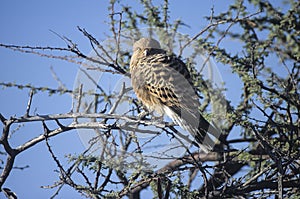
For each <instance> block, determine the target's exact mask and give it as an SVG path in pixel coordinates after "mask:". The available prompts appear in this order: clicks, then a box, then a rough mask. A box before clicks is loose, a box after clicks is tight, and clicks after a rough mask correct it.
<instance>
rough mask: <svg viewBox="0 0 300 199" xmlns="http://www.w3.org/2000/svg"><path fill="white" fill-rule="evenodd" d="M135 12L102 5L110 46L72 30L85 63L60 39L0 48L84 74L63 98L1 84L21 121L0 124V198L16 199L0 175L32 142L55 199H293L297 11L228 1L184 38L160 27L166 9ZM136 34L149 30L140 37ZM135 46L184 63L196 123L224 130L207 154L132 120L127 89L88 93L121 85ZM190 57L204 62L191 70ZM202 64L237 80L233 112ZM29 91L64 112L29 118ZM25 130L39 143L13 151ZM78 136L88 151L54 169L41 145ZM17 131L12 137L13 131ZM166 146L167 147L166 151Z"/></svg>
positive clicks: (170, 132)
mask: <svg viewBox="0 0 300 199" xmlns="http://www.w3.org/2000/svg"><path fill="white" fill-rule="evenodd" d="M140 3H141V5H142V7H143V10H142V11H141V12H139V11H137V10H134V9H132V8H131V7H130V6H124V5H122V3H120V2H118V1H111V2H110V6H109V10H110V11H111V14H110V15H109V17H110V22H109V25H110V29H111V35H112V36H111V37H110V38H108V39H107V41H106V42H100V41H98V40H97V39H96V38H95V37H94V36H93V35H92V34H90V33H89V32H88V31H87V30H85V29H84V28H81V27H78V30H79V31H80V32H81V33H82V34H83V36H84V37H86V38H87V39H88V41H89V43H90V45H91V48H92V49H93V51H92V53H90V54H85V53H84V52H82V50H81V49H80V48H79V47H78V46H77V44H76V43H75V42H73V41H72V40H71V39H69V38H66V37H63V36H60V35H59V34H58V35H59V37H60V38H61V39H62V40H63V41H64V42H65V43H66V47H48V46H47V47H42V46H39V47H35V46H20V45H7V44H0V46H1V47H2V48H7V49H11V50H15V51H20V52H23V53H32V54H36V55H38V56H42V57H46V58H55V59H61V60H64V61H67V62H72V63H77V64H79V65H81V66H82V67H81V71H82V73H81V75H82V76H80V77H79V79H78V83H77V85H76V88H75V89H73V90H72V89H66V88H57V89H52V88H49V87H37V86H35V85H23V84H17V83H12V82H2V83H1V85H2V86H3V87H5V88H6V89H11V88H13V87H17V88H19V89H24V88H26V89H29V90H30V95H29V100H28V105H27V108H26V113H25V115H23V116H14V115H13V114H12V115H10V116H4V115H2V114H0V119H1V121H2V124H3V131H2V136H1V139H0V143H1V145H2V153H3V154H4V156H5V159H3V160H2V162H3V168H2V173H1V177H0V186H1V187H2V191H3V192H4V193H5V194H6V195H7V197H8V198H14V197H15V193H13V187H9V188H5V182H6V180H7V178H8V177H9V174H10V173H11V171H12V170H13V169H17V168H15V163H14V161H15V159H16V158H17V157H18V155H19V154H21V153H23V152H24V151H28V150H29V149H30V148H33V147H35V146H36V144H38V143H40V144H45V145H46V147H47V149H48V151H49V153H50V155H51V157H52V158H53V161H54V162H55V164H56V165H57V170H58V180H57V181H56V182H55V183H54V184H53V185H51V186H49V187H50V188H53V189H56V192H55V193H54V195H53V197H55V196H57V195H59V191H60V190H61V188H62V187H63V186H70V187H72V188H73V189H74V190H76V191H77V192H79V193H81V194H82V195H84V196H86V197H89V198H102V197H104V198H122V197H125V196H127V197H129V198H140V196H141V192H142V191H143V190H146V189H147V190H148V192H151V193H152V194H153V195H154V197H156V198H169V197H170V198H198V197H199V198H201V197H202V198H256V197H258V198H267V197H269V196H273V195H276V196H277V197H278V198H286V197H292V198H298V197H300V190H299V187H300V172H299V170H300V169H299V156H300V153H299V151H300V150H299V147H300V140H299V134H300V131H299V129H300V119H299V115H300V97H299V93H298V92H299V87H300V86H299V85H300V84H299V82H300V78H299V73H300V65H299V59H300V50H299V47H300V46H299V43H300V41H299V34H300V26H299V24H300V21H299V19H300V16H299V15H300V8H299V4H300V3H299V2H296V1H295V2H294V1H290V2H285V3H286V4H285V8H287V9H283V10H285V11H280V10H279V9H277V8H276V6H275V5H273V4H272V2H268V1H256V0H249V1H236V2H235V3H233V4H232V5H230V6H229V8H228V10H227V11H226V12H223V13H215V12H214V9H213V8H212V12H211V16H208V17H207V18H206V19H207V26H206V27H205V28H203V29H201V30H200V31H199V32H198V34H196V35H192V36H190V35H182V34H180V33H179V32H180V30H181V28H182V27H184V26H186V24H185V22H183V21H181V20H175V21H170V16H169V13H170V12H171V10H169V2H168V1H167V0H166V1H164V3H163V4H162V5H161V4H154V2H152V1H141V2H140ZM145 26H146V27H147V29H142V28H141V27H145ZM56 34H57V33H56ZM145 35H146V36H153V37H156V38H158V39H159V40H160V42H161V43H162V44H164V48H165V49H166V50H169V51H171V52H174V51H176V52H174V53H175V54H176V55H177V56H179V57H180V58H181V59H182V60H183V61H184V62H185V63H186V64H187V66H188V68H189V70H190V73H191V74H192V77H193V79H194V85H195V87H196V88H197V90H198V91H199V93H200V95H201V96H202V97H203V99H201V107H199V108H200V109H201V111H203V112H206V113H209V114H207V115H206V118H207V119H208V120H210V121H211V122H213V123H215V124H216V126H218V128H219V129H220V130H221V131H222V135H221V136H220V138H219V139H220V140H221V143H217V146H216V150H214V151H212V152H209V153H203V152H199V151H198V149H197V147H195V146H193V144H192V145H191V144H190V143H193V142H185V141H186V140H189V139H191V138H189V137H187V136H186V135H184V134H182V133H181V130H180V128H178V127H177V126H176V125H174V124H173V123H172V122H169V121H160V120H157V119H156V118H155V117H153V116H151V115H150V116H141V115H142V114H143V111H142V110H143V107H142V106H141V104H140V103H139V102H138V101H137V100H136V98H135V96H133V95H132V94H131V92H132V91H131V88H130V86H129V85H128V84H127V83H124V84H123V83H121V84H120V85H119V87H118V88H120V89H119V90H118V92H110V91H108V89H107V88H103V87H102V86H103V85H104V86H107V85H105V84H103V85H102V84H100V83H99V82H98V79H97V78H99V76H97V75H96V76H93V75H95V74H98V75H103V76H106V77H104V78H110V79H112V80H114V81H117V80H118V79H122V78H124V81H125V82H126V81H127V80H126V79H125V77H127V78H128V77H130V74H129V69H128V67H129V61H130V56H131V53H132V51H131V49H130V47H131V45H132V41H133V40H136V39H138V38H140V37H142V36H145ZM225 38H226V39H228V38H230V39H232V40H233V41H238V42H239V44H238V45H237V46H235V48H228V46H226V45H224V44H223V41H224V39H225ZM191 49H192V52H190V53H187V54H185V53H186V51H188V50H191ZM199 54H200V55H202V57H203V55H204V59H203V64H202V65H201V67H200V70H199V63H197V60H198V59H199V58H197V56H198V55H199ZM211 59H215V60H216V61H217V62H218V64H219V66H220V67H224V68H226V69H227V70H230V71H231V72H232V73H233V74H235V75H236V76H237V77H238V78H239V82H240V86H241V89H242V91H243V93H242V95H241V98H240V100H238V102H237V103H233V102H231V101H230V100H232V99H230V96H228V97H226V96H225V95H224V93H225V91H224V89H223V88H220V87H216V86H215V85H214V83H215V82H213V81H212V80H211V79H206V78H205V77H204V76H203V70H205V68H209V66H208V65H209V64H210V63H211ZM197 64H198V65H197ZM278 68H279V69H278ZM91 71H93V72H91ZM279 71H283V72H279ZM97 72H100V73H97ZM89 85H92V87H91V86H89ZM94 88H96V90H95V89H94ZM226 89H227V88H226V82H225V90H226ZM39 92H48V93H49V94H52V95H53V94H56V93H60V94H61V95H62V96H63V95H68V94H71V95H72V96H73V98H74V102H73V106H72V111H71V112H68V113H63V112H61V113H57V114H47V115H39V114H34V113H33V111H32V110H31V105H32V99H34V96H35V95H36V94H37V93H39ZM49 97H51V95H49ZM124 109H125V111H124ZM213 110H218V111H213ZM33 122H37V123H39V124H40V125H42V127H43V131H42V132H40V135H39V136H37V137H33V138H32V139H31V140H29V141H26V142H24V143H22V144H20V145H19V146H17V147H14V144H13V143H11V142H10V136H11V134H13V133H14V130H13V128H15V127H16V126H18V125H20V124H21V125H23V124H24V125H26V124H28V123H33ZM49 122H54V123H55V124H54V125H53V123H51V125H49V124H48V123H49ZM53 126H54V127H53ZM86 129H89V130H90V131H89V135H90V137H89V139H88V141H89V142H87V145H88V146H87V149H86V150H85V151H83V152H82V153H81V154H71V155H69V156H68V157H67V158H68V161H69V164H68V165H67V166H66V165H64V164H62V160H61V159H60V158H58V157H57V155H56V153H55V152H54V150H53V149H52V148H53V147H52V146H51V144H50V143H49V139H50V138H51V137H55V136H57V135H59V134H64V133H65V132H68V131H72V132H76V130H83V131H82V132H81V133H83V134H87V132H88V131H85V130H86ZM18 130H19V131H21V132H22V126H20V129H18ZM141 135H142V136H141ZM159 136H163V138H158V137H159ZM157 139H158V141H161V140H162V139H167V140H168V143H171V144H170V145H168V146H169V147H170V148H168V149H164V150H163V151H162V152H163V153H161V154H156V155H155V156H154V155H153V154H155V153H150V154H151V157H148V156H149V153H148V152H147V150H148V148H147V147H157V146H156V145H157ZM174 142H177V145H175V146H174V145H172V144H173V143H174ZM53 144H54V143H53ZM238 144H242V145H238ZM172 146H174V149H180V150H181V152H182V151H183V153H182V154H181V153H179V154H180V156H179V157H176V156H175V155H174V153H171V155H170V154H167V153H168V151H171V150H172V149H173V148H171V147H172ZM241 146H242V147H241ZM166 154H167V156H165V155H166ZM4 156H2V158H3V157H4ZM163 158H166V159H167V161H165V162H164V163H165V165H163V166H161V167H159V168H158V167H155V166H157V165H155V164H153V161H159V160H160V159H163ZM49 187H48V188H49ZM10 189H11V190H12V191H11V190H10Z"/></svg>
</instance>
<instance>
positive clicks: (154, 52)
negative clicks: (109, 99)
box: [130, 38, 220, 152]
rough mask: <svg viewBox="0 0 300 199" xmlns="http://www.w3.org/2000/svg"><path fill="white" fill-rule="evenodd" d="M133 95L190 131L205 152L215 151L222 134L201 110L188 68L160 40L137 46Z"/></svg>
mask: <svg viewBox="0 0 300 199" xmlns="http://www.w3.org/2000/svg"><path fill="white" fill-rule="evenodd" d="M130 73H131V83H132V87H133V90H134V92H135V93H136V95H137V97H138V99H139V100H141V101H142V103H143V104H144V106H146V108H147V109H148V111H150V112H152V111H156V112H157V113H159V114H161V115H163V114H166V115H167V116H169V117H170V118H171V119H172V120H173V121H174V122H175V123H176V124H178V125H179V126H181V127H182V128H183V129H185V130H186V131H188V132H189V133H190V134H191V135H193V137H194V138H195V140H196V141H197V143H198V145H199V146H200V148H201V149H202V150H204V151H205V152H208V151H210V150H212V148H213V146H214V141H213V140H212V139H211V137H209V136H207V133H208V132H209V133H210V134H211V135H213V136H214V137H217V136H218V135H220V133H219V132H218V130H217V129H216V128H214V127H213V126H212V125H210V123H209V122H208V121H207V120H205V118H204V117H203V116H202V115H201V113H200V111H199V106H200V102H199V99H198V96H197V94H196V90H195V89H194V86H193V82H192V78H191V76H190V73H189V71H188V69H187V67H186V65H185V64H184V63H183V62H182V61H181V60H180V59H179V58H178V57H176V56H175V55H171V54H168V53H167V52H166V51H165V50H163V49H161V47H160V44H159V42H158V41H156V40H154V39H151V38H142V39H140V40H138V41H137V42H135V43H134V45H133V55H132V57H131V60H130Z"/></svg>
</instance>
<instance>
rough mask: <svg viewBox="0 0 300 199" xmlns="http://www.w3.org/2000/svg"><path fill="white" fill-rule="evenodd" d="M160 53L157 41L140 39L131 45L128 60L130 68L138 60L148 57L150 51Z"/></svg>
mask: <svg viewBox="0 0 300 199" xmlns="http://www.w3.org/2000/svg"><path fill="white" fill-rule="evenodd" d="M153 50H154V51H161V50H162V49H161V47H160V44H159V42H158V41H156V40H155V39H152V38H141V39H140V40H138V41H136V42H135V43H134V44H133V54H132V56H131V60H130V68H132V67H134V66H135V65H136V64H137V62H138V60H139V59H141V58H143V57H146V56H147V55H149V52H150V51H153Z"/></svg>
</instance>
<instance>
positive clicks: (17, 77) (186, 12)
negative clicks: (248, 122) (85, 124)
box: [0, 0, 240, 198]
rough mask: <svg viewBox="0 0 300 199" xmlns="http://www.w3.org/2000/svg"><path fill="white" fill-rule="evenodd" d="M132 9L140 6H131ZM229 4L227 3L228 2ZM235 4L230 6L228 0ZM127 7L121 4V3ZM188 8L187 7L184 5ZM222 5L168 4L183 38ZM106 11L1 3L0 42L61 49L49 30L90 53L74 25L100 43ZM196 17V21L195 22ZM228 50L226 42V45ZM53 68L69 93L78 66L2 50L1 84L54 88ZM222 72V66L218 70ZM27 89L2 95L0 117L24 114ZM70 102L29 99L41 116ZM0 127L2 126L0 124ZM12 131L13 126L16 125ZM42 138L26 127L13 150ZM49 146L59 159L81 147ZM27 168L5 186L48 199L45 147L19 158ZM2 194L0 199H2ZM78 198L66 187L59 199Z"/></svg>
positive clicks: (68, 4)
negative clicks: (34, 137) (30, 140)
mask: <svg viewBox="0 0 300 199" xmlns="http://www.w3.org/2000/svg"><path fill="white" fill-rule="evenodd" d="M132 2H133V3H132V4H131V5H132V6H133V7H136V8H139V7H140V6H139V5H138V4H137V3H136V1H132ZM226 2H228V1H226ZM230 2H233V1H230ZM124 4H125V3H124ZM187 4H188V5H187ZM227 4H228V3H225V1H196V0H193V1H189V2H188V3H187V1H176V3H175V2H172V1H171V5H170V10H171V16H172V17H171V20H173V19H177V18H181V19H182V20H183V21H184V22H186V23H187V24H188V25H189V26H190V28H188V27H186V28H183V29H182V33H184V34H190V35H194V34H195V33H197V32H198V31H199V30H201V29H202V28H203V27H205V26H206V25H207V23H208V22H207V21H205V20H204V18H203V16H207V15H210V9H211V7H212V6H213V5H214V9H215V13H218V12H219V11H222V10H223V11H225V10H226V8H227ZM108 13H109V12H108V10H107V2H106V1H96V0H89V1H79V0H75V1H58V0H53V1H33V0H28V1H1V2H0V26H1V32H0V43H4V44H16V45H30V46H61V47H64V45H65V43H64V42H63V41H62V40H61V39H60V38H58V37H57V36H56V35H55V34H53V33H52V32H51V31H50V30H52V31H55V32H57V33H59V34H61V35H65V36H67V37H69V38H70V39H72V40H73V41H74V42H76V43H77V44H78V45H79V47H80V48H81V49H82V50H83V51H85V52H89V51H91V48H90V46H89V42H88V41H87V39H85V38H84V36H83V35H82V34H81V33H80V32H79V31H78V30H77V28H76V27H77V26H80V27H83V28H86V29H87V30H88V31H89V32H90V33H92V34H93V35H94V36H95V37H96V38H98V39H100V40H103V39H105V38H106V36H105V34H104V33H107V32H108V29H109V27H108V25H107V23H106V22H105V21H107V20H108V18H107V16H108ZM195 16H197V18H195ZM224 42H225V44H224V45H226V43H227V44H228V45H230V42H232V41H229V40H224ZM51 67H53V70H54V71H55V73H56V74H57V76H58V77H59V78H60V79H61V81H62V82H63V83H64V84H65V85H66V87H67V88H69V89H72V88H73V84H74V79H75V77H76V74H77V70H78V67H79V66H77V65H75V64H71V63H66V62H63V61H59V60H53V59H47V58H41V57H38V56H35V55H29V54H22V53H19V52H14V51H10V50H7V49H3V48H0V68H1V73H0V82H16V83H18V84H28V83H30V84H32V85H36V86H48V87H53V88H56V87H58V83H57V81H56V80H55V79H54V78H53V76H52V74H51V69H50V68H51ZM220 67H221V66H220ZM220 70H221V74H222V77H223V79H224V81H225V83H226V85H227V86H228V87H229V88H232V90H233V92H230V90H229V92H230V97H231V98H232V99H239V98H240V91H239V89H238V88H237V87H236V85H237V79H236V78H235V77H234V76H233V75H232V74H231V71H230V70H229V69H228V68H226V69H224V68H223V69H222V68H221V69H220ZM28 92H29V91H28V90H18V89H15V88H8V89H1V90H0V99H1V103H0V112H1V113H2V114H3V115H4V116H5V117H10V116H13V115H16V116H21V115H23V114H24V113H25V109H26V104H27V100H28ZM71 104H72V99H71V97H69V96H59V95H54V96H52V97H49V96H48V94H47V93H39V94H38V95H36V96H35V97H34V99H33V107H32V109H33V110H36V112H37V113H39V114H49V113H61V112H69V111H70V110H71ZM0 126H1V125H0ZM15 127H16V126H15ZM40 133H42V127H41V125H34V127H32V126H31V125H28V126H26V127H24V128H23V129H22V130H21V131H18V132H16V133H15V134H14V135H13V137H12V139H11V142H12V145H13V146H18V144H21V143H23V142H24V140H28V139H30V138H32V137H33V136H36V135H38V134H40ZM50 143H51V144H52V145H53V148H54V150H55V151H56V152H57V154H58V156H59V158H61V159H63V156H64V154H67V153H80V152H81V151H82V150H84V147H83V145H82V143H81V141H80V139H79V137H78V136H77V135H76V133H64V134H62V135H59V136H57V137H55V138H53V139H51V141H50ZM25 165H29V166H30V167H29V168H28V169H25V170H22V171H20V170H13V172H12V173H11V175H10V176H9V179H8V180H7V182H6V184H5V185H4V187H9V188H12V189H13V191H15V192H16V193H17V194H18V195H19V196H20V198H49V196H50V195H51V194H52V193H53V190H51V189H50V190H45V189H41V188H39V187H40V186H41V185H51V184H52V183H53V182H54V181H55V180H56V179H57V176H56V174H55V173H53V170H54V169H56V165H55V164H54V162H53V161H52V159H51V157H50V154H49V153H48V151H47V149H46V146H45V144H44V143H42V144H38V145H37V146H35V147H33V148H32V149H30V150H28V151H26V152H24V153H23V154H21V155H20V156H18V157H17V160H16V166H25ZM2 196H3V195H2V193H0V198H2ZM71 197H72V198H81V197H80V195H79V194H77V193H76V192H74V191H73V190H70V189H69V188H67V187H65V188H64V189H63V191H62V192H61V195H60V197H59V198H71Z"/></svg>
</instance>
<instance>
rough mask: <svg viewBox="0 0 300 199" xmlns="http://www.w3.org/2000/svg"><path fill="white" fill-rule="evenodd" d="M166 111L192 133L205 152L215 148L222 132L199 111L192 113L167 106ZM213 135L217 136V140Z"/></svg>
mask: <svg viewBox="0 0 300 199" xmlns="http://www.w3.org/2000/svg"><path fill="white" fill-rule="evenodd" d="M165 112H166V113H167V115H168V116H169V117H171V118H172V120H173V121H174V122H175V123H177V124H178V125H179V126H181V127H182V128H183V129H184V130H186V131H188V132H189V133H190V134H192V136H193V137H194V138H195V140H196V142H197V143H198V145H199V146H200V148H201V149H202V150H203V151H204V152H206V153H207V152H209V151H211V150H213V147H214V145H215V144H216V142H217V139H218V138H219V136H220V135H221V132H220V131H219V130H217V128H215V127H214V126H213V125H211V124H210V123H209V122H208V121H207V120H206V119H205V118H204V117H203V116H202V115H201V114H200V112H199V111H197V112H196V111H195V112H196V113H194V114H192V113H190V112H189V111H185V110H178V109H177V108H174V107H171V108H170V107H167V106H165ZM212 137H215V140H214V139H213V138H212Z"/></svg>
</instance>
